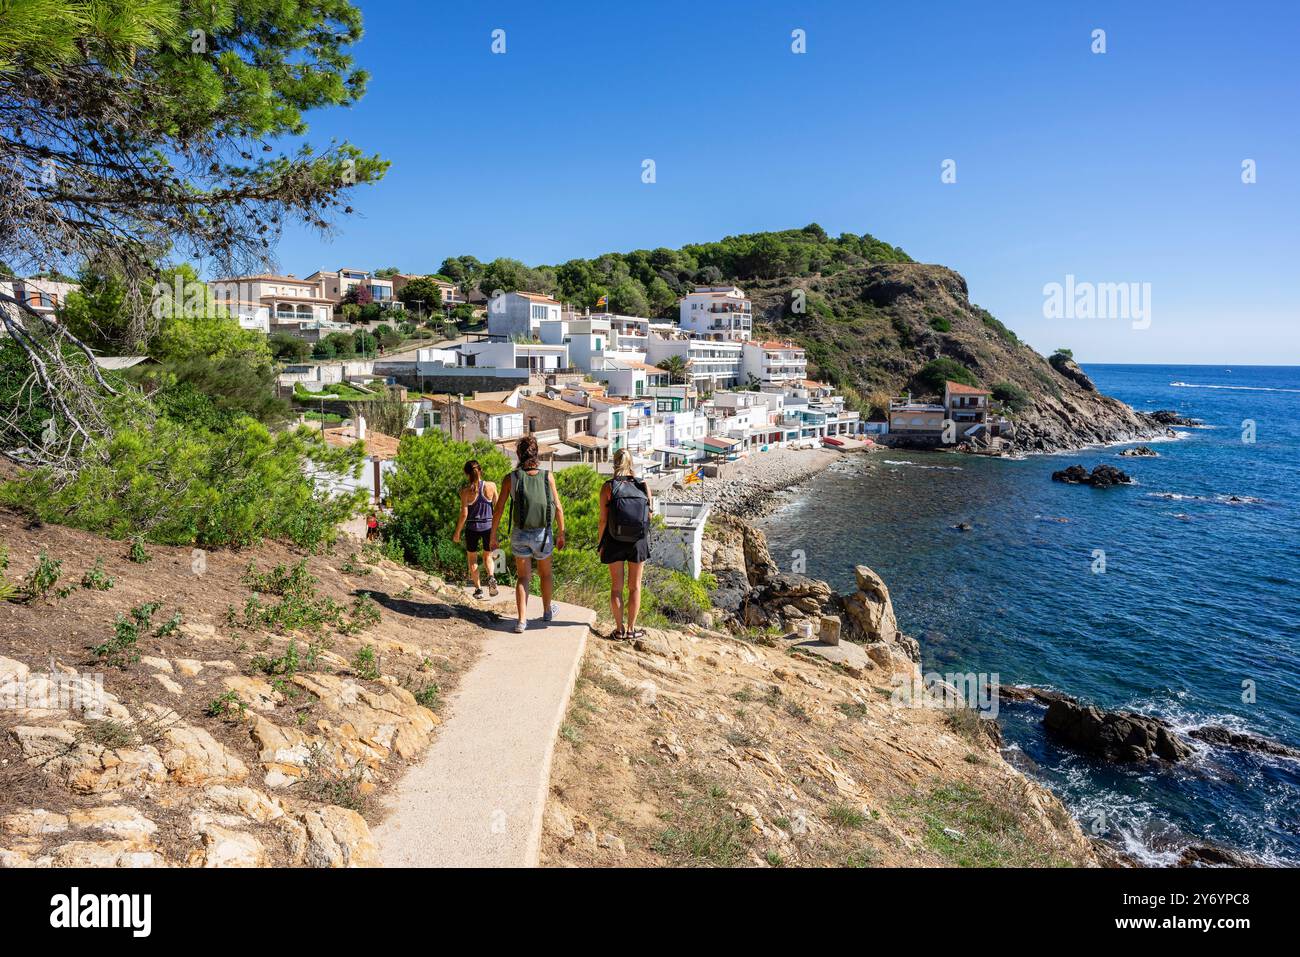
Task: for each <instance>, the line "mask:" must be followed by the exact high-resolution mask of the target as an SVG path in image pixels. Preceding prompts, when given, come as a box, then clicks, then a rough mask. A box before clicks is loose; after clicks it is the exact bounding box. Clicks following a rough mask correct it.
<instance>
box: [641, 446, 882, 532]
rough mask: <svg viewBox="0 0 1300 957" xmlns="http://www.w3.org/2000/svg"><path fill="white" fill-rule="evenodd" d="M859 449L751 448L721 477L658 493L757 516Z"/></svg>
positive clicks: (773, 507)
mask: <svg viewBox="0 0 1300 957" xmlns="http://www.w3.org/2000/svg"><path fill="white" fill-rule="evenodd" d="M859 454H863V453H858V452H848V453H846V452H834V451H831V450H829V449H793V448H784V449H772V450H770V451H767V452H754V453H752V454H751V455H749V456H747V457H746V458H744V459H741V460H740V461H738V462H731V463H728V464H727V465H726V466H724V467H723V470H722V472H723V474H722V476H721V477H720V478H706V479H704V480H703V481H702V482H693V483H691V484H690V485H687V486H685V487H682V488H678V487H676V486H675V485H669V486H668V487H666V488H663V489H662V490H661V491H660V492H659V494H660V495H661V496H663V498H664V499H665V500H666V501H670V502H712V503H713V507H714V508H715V509H717V510H718V511H720V512H723V513H725V514H727V515H734V516H736V517H737V518H747V519H754V518H760V517H762V516H764V515H766V514H768V513H769V512H771V511H773V510H775V509H776V508H778V507H780V506H781V504H782V503H783V502H785V501H786V499H787V497H788V496H787V495H786V494H783V493H788V492H791V491H792V490H794V489H796V488H797V487H798V486H800V485H803V484H804V483H805V482H807V481H808V480H809V479H811V478H812V477H813V476H815V475H817V473H819V472H821V471H822V470H823V469H825V468H827V467H829V466H830V465H832V464H834V463H835V462H836V461H838V460H840V459H842V458H843V457H844V456H845V455H859Z"/></svg>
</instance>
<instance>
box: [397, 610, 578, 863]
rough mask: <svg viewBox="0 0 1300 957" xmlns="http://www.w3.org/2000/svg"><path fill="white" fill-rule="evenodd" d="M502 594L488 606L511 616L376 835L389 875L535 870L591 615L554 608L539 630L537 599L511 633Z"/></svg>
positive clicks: (451, 703) (494, 636)
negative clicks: (554, 764)
mask: <svg viewBox="0 0 1300 957" xmlns="http://www.w3.org/2000/svg"><path fill="white" fill-rule="evenodd" d="M501 592H502V593H501V595H500V596H498V598H497V599H495V600H494V601H493V605H494V606H496V607H497V608H498V610H500V611H501V612H502V613H503V614H505V615H506V616H507V617H506V618H505V619H504V620H502V621H501V622H499V623H498V624H496V625H495V626H492V627H495V628H497V629H499V630H497V631H494V632H493V634H492V635H490V636H489V638H488V639H487V643H486V644H485V645H484V647H483V652H482V654H481V656H480V657H479V659H478V660H477V661H476V662H475V663H474V665H473V666H472V667H471V668H470V670H469V672H468V673H467V674H466V675H465V676H464V678H462V679H461V682H460V686H459V687H458V688H457V689H456V691H455V693H454V694H453V695H452V696H451V698H450V699H449V700H448V702H447V710H446V712H445V723H444V724H443V726H442V728H441V730H440V731H439V733H438V736H437V737H436V738H435V739H434V742H433V744H432V745H431V746H430V747H429V750H428V751H427V752H426V753H425V756H424V758H423V759H422V760H421V762H420V763H419V764H418V765H416V766H415V767H413V768H411V769H410V771H408V772H407V773H406V775H405V777H403V778H402V780H401V782H400V783H399V784H398V786H397V789H396V791H395V792H394V793H393V794H392V795H391V796H390V797H389V800H388V802H387V804H388V811H389V813H388V817H387V818H386V819H385V820H384V822H383V823H382V824H381V825H380V826H379V827H378V828H377V829H376V830H375V839H376V840H377V841H378V843H379V855H380V859H381V860H382V862H383V864H384V866H385V867H534V866H536V864H537V859H538V854H539V850H540V842H541V836H542V812H543V811H544V810H545V807H546V797H547V793H548V792H549V789H550V776H551V755H552V752H553V751H554V748H555V737H556V735H557V734H558V733H559V730H560V724H561V722H562V721H563V720H564V715H565V712H566V711H567V709H568V707H569V696H570V694H571V693H572V691H573V683H574V681H575V679H576V678H577V675H578V669H579V666H580V664H581V662H582V654H583V651H584V649H585V648H586V645H587V632H588V626H589V625H590V624H591V622H592V621H593V620H594V619H595V613H594V612H593V611H592V610H591V609H589V608H580V607H578V606H576V605H567V604H565V603H563V602H556V603H555V621H553V622H551V623H550V624H549V625H543V624H542V622H541V621H540V619H541V614H542V604H541V599H540V598H537V597H536V596H532V597H530V598H529V599H528V617H529V627H528V630H527V631H526V632H524V633H523V634H522V635H517V634H515V633H514V631H513V628H514V589H513V588H510V589H505V588H503V589H502V590H501ZM506 599H508V601H506Z"/></svg>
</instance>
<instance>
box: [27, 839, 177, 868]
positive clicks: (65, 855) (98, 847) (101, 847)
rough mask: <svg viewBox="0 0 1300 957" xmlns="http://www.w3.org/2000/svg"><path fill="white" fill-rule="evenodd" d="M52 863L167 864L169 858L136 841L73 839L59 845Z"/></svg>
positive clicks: (143, 865)
mask: <svg viewBox="0 0 1300 957" xmlns="http://www.w3.org/2000/svg"><path fill="white" fill-rule="evenodd" d="M51 863H52V864H53V865H54V866H55V867H163V866H165V865H166V863H167V862H166V861H164V860H163V858H162V855H160V854H158V853H157V852H155V851H151V850H143V849H141V848H140V846H139V844H137V843H136V842H135V841H103V842H97V841H73V842H72V843H70V844H64V845H63V846H62V847H58V848H56V849H55V850H54V854H53V856H52V859H51Z"/></svg>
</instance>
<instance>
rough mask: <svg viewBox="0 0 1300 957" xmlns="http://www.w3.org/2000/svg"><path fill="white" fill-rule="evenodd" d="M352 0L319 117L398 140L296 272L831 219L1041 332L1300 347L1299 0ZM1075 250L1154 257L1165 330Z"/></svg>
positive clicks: (1245, 358)
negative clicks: (1093, 295)
mask: <svg viewBox="0 0 1300 957" xmlns="http://www.w3.org/2000/svg"><path fill="white" fill-rule="evenodd" d="M360 6H361V8H362V10H363V13H364V14H365V17H366V36H365V38H364V39H363V40H362V42H361V43H360V44H359V45H358V47H357V48H356V51H355V52H356V55H357V58H358V61H359V62H360V64H361V65H362V66H364V67H365V68H367V69H368V70H370V72H371V73H372V75H373V76H372V81H371V84H370V88H369V92H368V94H367V95H366V97H365V99H364V100H363V101H362V102H361V103H360V104H359V105H358V106H356V107H354V108H352V109H350V110H335V111H330V112H322V113H318V114H314V115H313V116H312V117H311V118H310V120H311V123H312V131H311V134H310V135H311V138H312V139H313V140H319V141H324V140H327V139H329V138H331V137H339V138H344V137H346V138H348V139H350V140H352V141H353V142H355V143H357V144H358V145H360V146H362V147H363V148H365V149H367V150H368V151H371V152H377V153H379V154H381V155H382V156H384V157H385V158H387V159H390V160H392V162H393V168H392V170H391V171H390V173H389V174H388V176H387V178H386V179H385V180H384V182H383V183H381V184H379V185H378V186H374V187H368V188H364V189H361V190H359V191H358V195H357V196H356V200H355V203H354V205H355V207H356V210H357V214H356V215H355V216H353V217H351V218H349V219H347V220H345V221H343V223H342V224H341V228H340V230H339V231H338V233H337V234H336V235H334V236H332V237H329V238H322V237H320V236H318V235H316V234H314V233H309V232H306V231H301V230H299V231H290V232H288V233H286V235H285V237H284V240H283V242H282V244H281V247H280V258H281V266H282V268H284V269H285V270H288V271H291V272H294V273H296V274H298V275H303V274H305V273H307V272H310V271H311V270H313V269H316V268H319V267H324V268H334V267H336V266H339V265H344V264H346V265H352V266H362V267H368V268H378V267H381V266H388V265H395V266H399V267H401V268H402V269H404V270H409V271H419V272H428V271H433V270H435V269H436V268H437V267H438V265H439V264H440V263H441V261H442V259H443V258H444V257H445V256H447V255H452V254H461V253H472V254H473V255H476V256H478V257H479V258H480V259H482V260H484V261H487V260H489V259H492V258H495V257H497V256H511V257H515V258H518V259H521V260H523V261H524V262H526V263H528V264H530V265H536V264H539V263H558V262H562V261H564V260H566V259H570V258H573V257H579V256H582V257H585V256H593V255H597V254H599V253H602V252H607V251H626V250H630V249H636V248H653V247H656V246H670V247H676V246H679V245H681V244H682V243H686V242H702V241H708V240H712V239H719V238H721V237H723V236H725V235H729V234H734V233H741V232H750V231H755V230H763V229H782V228H789V227H797V226H802V225H804V224H806V223H809V222H818V223H820V224H821V225H822V226H823V227H825V228H826V229H827V231H828V232H830V233H832V234H838V233H839V232H842V231H852V232H857V233H860V232H870V233H873V234H874V235H876V236H878V237H880V238H882V239H885V240H887V241H889V242H892V243H896V244H898V245H900V246H902V247H903V248H904V249H906V250H907V251H908V252H909V253H910V254H911V255H912V256H913V257H914V258H915V259H918V260H920V261H923V262H934V263H943V264H945V265H948V266H951V267H953V268H954V269H956V270H958V271H959V272H961V273H962V274H963V275H964V276H965V277H966V279H967V281H968V283H969V285H970V291H971V297H972V299H973V300H974V301H975V302H977V303H979V304H981V305H983V306H985V307H986V308H988V309H990V310H991V311H992V312H993V313H994V314H995V315H996V316H998V317H999V318H1001V319H1002V320H1003V321H1004V322H1006V323H1007V324H1008V325H1009V326H1011V327H1012V328H1013V329H1015V330H1016V331H1017V332H1018V333H1020V334H1021V335H1022V336H1023V337H1024V338H1026V339H1027V340H1028V341H1029V342H1030V343H1032V344H1033V345H1034V346H1035V347H1036V348H1038V349H1039V350H1040V351H1044V350H1047V351H1050V350H1051V349H1053V348H1056V347H1058V346H1070V347H1072V348H1073V349H1074V351H1075V355H1076V357H1077V358H1079V359H1081V360H1083V361H1085V362H1089V361H1091V362H1108V361H1109V362H1205V363H1218V362H1223V363H1225V364H1232V363H1236V364H1246V363H1265V364H1300V305H1298V303H1300V298H1298V297H1297V293H1296V289H1295V279H1296V277H1297V276H1298V275H1300V238H1298V235H1300V185H1298V181H1297V175H1296V174H1297V170H1300V150H1298V149H1297V147H1298V146H1300V123H1298V122H1297V121H1298V120H1300V109H1297V106H1298V100H1300V57H1297V55H1296V49H1297V45H1298V44H1297V40H1298V39H1300V37H1298V34H1300V10H1298V8H1300V5H1297V4H1295V3H1280V2H1279V3H1267V2H1265V3H1255V4H1250V5H1248V6H1241V5H1239V4H1230V3H1218V4H1206V3H1172V2H1171V3H1147V2H1144V3H1132V2H1127V3H1088V4H1063V3H1054V2H1046V3H1045V2H1042V0H1036V2H1015V3H995V4H984V3H958V2H953V3H927V4H924V5H922V4H910V3H906V4H903V3H888V4H887V3H859V2H851V3H849V2H841V3H772V2H759V0H749V2H743V3H706V2H698V0H697V2H691V3H685V2H675V0H656V2H654V3H650V4H642V3H627V4H624V3H613V2H607V3H577V2H575V3H553V4H551V3H548V4H524V3H455V4H453V3H445V2H426V0H360ZM922 7H924V8H925V9H922ZM1084 7H1087V8H1089V9H1088V11H1087V12H1084V10H1083V9H1082V8H1084ZM496 28H501V29H504V30H505V31H506V43H507V52H506V53H505V54H504V55H494V54H492V53H491V52H490V44H491V32H492V30H494V29H496ZM795 28H801V29H803V30H806V31H807V53H806V54H803V55H795V54H793V53H792V52H791V50H790V44H791V37H790V34H791V31H792V30H793V29H795ZM1095 28H1101V29H1104V30H1105V31H1106V40H1107V52H1106V53H1105V54H1101V55H1098V54H1094V53H1092V52H1091V51H1090V45H1091V42H1092V41H1091V37H1090V34H1091V32H1092V30H1093V29H1095ZM646 158H651V159H654V160H655V162H656V165H657V178H658V181H657V182H656V183H654V184H653V185H646V184H644V183H642V182H641V162H642V160H643V159H646ZM1247 158H1249V159H1253V160H1255V161H1256V163H1257V169H1258V182H1257V183H1255V184H1254V185H1249V186H1248V185H1243V183H1242V182H1241V163H1242V161H1243V160H1244V159H1247ZM945 159H954V160H956V162H957V182H956V183H955V184H944V183H941V182H940V164H941V163H942V161H943V160H945ZM1067 274H1073V275H1075V276H1076V277H1077V279H1078V280H1080V281H1093V282H1139V283H1150V284H1151V326H1150V328H1148V329H1145V330H1135V329H1133V328H1132V325H1131V323H1130V322H1128V321H1125V320H1121V319H1108V320H1101V319H1046V318H1044V316H1043V291H1042V290H1043V286H1044V284H1045V283H1050V282H1064V279H1065V276H1066V275H1067Z"/></svg>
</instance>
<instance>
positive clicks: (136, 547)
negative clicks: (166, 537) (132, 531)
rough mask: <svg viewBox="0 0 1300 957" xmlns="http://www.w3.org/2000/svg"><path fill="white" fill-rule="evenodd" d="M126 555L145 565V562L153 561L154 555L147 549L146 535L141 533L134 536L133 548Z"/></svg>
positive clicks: (138, 563) (132, 540)
mask: <svg viewBox="0 0 1300 957" xmlns="http://www.w3.org/2000/svg"><path fill="white" fill-rule="evenodd" d="M126 557H127V558H128V559H130V560H131V561H133V562H135V563H136V564H137V565H143V564H144V563H145V562H151V561H153V556H152V555H150V554H149V553H148V552H147V551H146V550H145V547H144V537H143V536H141V535H135V536H132V538H131V548H130V550H129V551H127V553H126Z"/></svg>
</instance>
